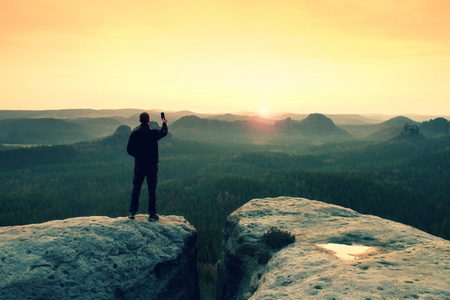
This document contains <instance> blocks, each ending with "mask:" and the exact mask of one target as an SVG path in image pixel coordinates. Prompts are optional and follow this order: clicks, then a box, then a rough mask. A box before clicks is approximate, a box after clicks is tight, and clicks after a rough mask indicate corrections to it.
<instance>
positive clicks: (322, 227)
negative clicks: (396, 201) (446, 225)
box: [217, 197, 450, 300]
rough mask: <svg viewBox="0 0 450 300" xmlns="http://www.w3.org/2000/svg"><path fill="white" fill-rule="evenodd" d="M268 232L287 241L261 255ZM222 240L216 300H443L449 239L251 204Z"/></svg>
mask: <svg viewBox="0 0 450 300" xmlns="http://www.w3.org/2000/svg"><path fill="white" fill-rule="evenodd" d="M270 227H277V228H279V229H282V230H287V231H289V232H291V233H293V234H295V242H294V243H293V244H290V245H288V246H286V247H285V248H282V249H281V250H279V251H273V250H267V248H265V247H264V245H263V244H262V243H261V237H262V235H263V234H264V232H266V231H267V230H268V229H269V228H270ZM225 242H226V243H225V249H224V252H225V253H224V260H223V262H221V264H220V265H219V283H218V291H217V294H218V295H219V297H218V299H227V300H229V299H308V298H315V299H408V298H409V299H450V259H449V258H450V242H449V241H447V240H444V239H441V238H438V237H435V236H432V235H430V234H427V233H425V232H423V231H420V230H418V229H416V228H413V227H410V226H406V225H404V224H400V223H396V222H393V221H389V220H386V219H382V218H379V217H375V216H370V215H362V214H359V213H357V212H355V211H353V210H351V209H347V208H343V207H340V206H336V205H331V204H326V203H323V202H319V201H313V200H307V199H303V198H292V197H278V198H266V199H254V200H252V201H250V202H248V203H247V204H245V205H244V206H242V207H241V208H239V209H238V210H236V211H235V212H233V213H232V214H231V215H230V216H229V218H228V220H227V225H226V228H225ZM325 245H328V246H329V247H325ZM336 245H337V246H340V245H342V246H343V247H340V249H338V248H339V247H338V248H336ZM352 246H353V247H352ZM357 246H361V247H360V248H358V247H357ZM327 248H328V249H327ZM354 248H356V250H357V251H356V252H355V251H354V250H355V249H354ZM352 251H354V252H353V254H351V253H352ZM342 252H349V253H350V254H349V253H342ZM341 254H344V255H343V256H341Z"/></svg>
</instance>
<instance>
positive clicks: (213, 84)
mask: <svg viewBox="0 0 450 300" xmlns="http://www.w3.org/2000/svg"><path fill="white" fill-rule="evenodd" d="M70 108H93V109H118V108H141V109H158V108H160V109H164V110H167V111H179V110H191V111H195V112H199V113H218V112H239V111H254V112H259V113H261V114H267V113H275V112H291V113H361V114H368V113H384V114H393V115H399V114H407V113H409V114H411V113H413V114H430V115H450V1H447V0H437V1H434V0H377V1H363V0H339V1H338V0H277V1H273V0H239V1H234V0H233V1H231V0H198V1H196V0H158V1H156V0H146V1H145V0H127V1H123V0H77V1H60V0H14V1H9V0H0V109H7V110H15V109H19V110H41V109H70Z"/></svg>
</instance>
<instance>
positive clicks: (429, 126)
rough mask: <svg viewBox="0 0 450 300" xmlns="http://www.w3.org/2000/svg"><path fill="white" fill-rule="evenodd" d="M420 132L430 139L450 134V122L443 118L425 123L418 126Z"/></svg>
mask: <svg viewBox="0 0 450 300" xmlns="http://www.w3.org/2000/svg"><path fill="white" fill-rule="evenodd" d="M420 130H421V131H422V132H423V133H424V134H425V135H426V136H430V137H440V136H444V135H447V134H449V133H450V122H449V121H447V120H446V119H444V118H436V119H434V120H429V121H425V122H423V123H422V124H421V125H420Z"/></svg>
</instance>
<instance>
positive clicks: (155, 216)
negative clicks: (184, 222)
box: [148, 214, 159, 221]
mask: <svg viewBox="0 0 450 300" xmlns="http://www.w3.org/2000/svg"><path fill="white" fill-rule="evenodd" d="M148 220H149V221H158V220H159V215H158V214H151V215H149V216H148Z"/></svg>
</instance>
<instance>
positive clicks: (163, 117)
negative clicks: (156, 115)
mask: <svg viewBox="0 0 450 300" xmlns="http://www.w3.org/2000/svg"><path fill="white" fill-rule="evenodd" d="M165 118H166V117H165V115H164V113H163V112H162V113H161V120H164V119H165Z"/></svg>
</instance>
